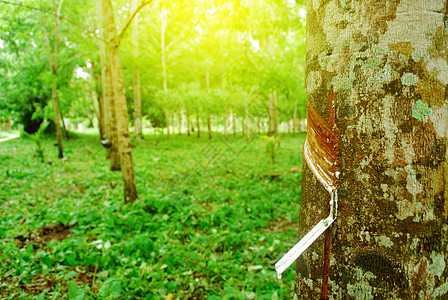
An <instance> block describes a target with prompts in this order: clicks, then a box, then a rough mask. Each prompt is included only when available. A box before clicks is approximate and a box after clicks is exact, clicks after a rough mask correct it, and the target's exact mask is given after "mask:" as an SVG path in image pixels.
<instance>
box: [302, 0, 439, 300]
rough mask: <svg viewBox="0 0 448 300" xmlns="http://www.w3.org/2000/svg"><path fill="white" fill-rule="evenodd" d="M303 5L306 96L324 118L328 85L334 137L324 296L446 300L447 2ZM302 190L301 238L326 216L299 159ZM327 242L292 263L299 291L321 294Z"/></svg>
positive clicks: (319, 191)
mask: <svg viewBox="0 0 448 300" xmlns="http://www.w3.org/2000/svg"><path fill="white" fill-rule="evenodd" d="M306 11H307V31H308V34H307V56H306V57H307V60H306V66H307V68H306V69H307V74H306V91H307V97H308V100H309V101H310V103H311V105H312V106H313V107H314V108H315V109H316V110H317V111H318V112H319V114H320V115H321V116H322V117H323V118H325V119H327V120H328V115H329V113H328V111H329V107H328V99H329V95H330V89H331V86H333V87H334V91H335V96H336V103H335V106H336V108H335V109H336V127H337V130H338V132H339V134H340V135H339V153H340V159H339V166H340V172H341V173H340V177H339V187H338V193H339V213H338V217H337V219H336V221H335V223H333V225H332V227H331V237H332V241H331V249H332V250H331V260H330V262H331V263H330V277H329V283H328V298H329V299H434V298H437V299H446V298H447V297H448V293H447V292H448V281H447V280H448V268H446V264H447V259H448V250H447V249H448V247H447V243H448V163H447V158H448V153H447V149H448V147H447V140H448V126H447V120H448V103H447V101H446V98H447V95H448V64H447V56H446V49H447V31H446V24H445V23H444V20H446V18H447V1H446V0H435V1H426V0H407V1H405V0H403V1H387V2H386V1H367V0H365V1H360V0H354V1H350V2H347V1H341V2H338V1H307V10H306ZM341 24H343V26H342V25H341ZM301 195H302V199H301V203H300V227H299V228H300V237H302V236H303V235H304V234H306V233H307V232H308V231H309V230H310V229H311V228H312V227H313V226H314V225H315V224H316V223H317V222H318V221H319V220H321V219H322V218H323V217H325V216H326V215H327V214H328V212H327V210H326V206H327V200H326V192H325V190H324V188H323V186H322V185H321V184H320V183H319V182H318V181H316V179H315V177H314V175H313V174H312V173H311V171H310V170H309V168H308V166H307V165H306V164H303V180H302V193H301ZM323 248H324V245H323V236H322V237H320V238H319V239H318V240H317V241H316V242H315V243H314V244H313V245H312V246H311V247H310V248H309V249H308V250H307V251H306V252H305V253H304V255H303V256H302V257H300V258H299V259H298V261H297V265H296V282H295V294H296V295H295V297H296V298H300V299H318V297H320V296H321V284H322V272H323ZM323 298H325V297H323Z"/></svg>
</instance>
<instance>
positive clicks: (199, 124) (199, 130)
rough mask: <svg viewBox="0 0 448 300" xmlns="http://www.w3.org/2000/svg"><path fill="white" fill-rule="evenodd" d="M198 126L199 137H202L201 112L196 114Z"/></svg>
mask: <svg viewBox="0 0 448 300" xmlns="http://www.w3.org/2000/svg"><path fill="white" fill-rule="evenodd" d="M196 126H197V128H198V138H200V137H201V123H200V122H199V112H198V113H197V114H196Z"/></svg>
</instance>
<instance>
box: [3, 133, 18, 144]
mask: <svg viewBox="0 0 448 300" xmlns="http://www.w3.org/2000/svg"><path fill="white" fill-rule="evenodd" d="M19 136H20V134H9V135H8V137H5V138H1V139H0V143H1V142H6V141H9V140H12V139H16V138H18V137H19Z"/></svg>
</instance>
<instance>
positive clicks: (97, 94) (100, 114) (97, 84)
mask: <svg viewBox="0 0 448 300" xmlns="http://www.w3.org/2000/svg"><path fill="white" fill-rule="evenodd" d="M94 94H95V95H94V96H95V99H96V100H97V104H98V107H97V106H96V104H95V103H94V105H93V107H94V109H95V113H96V116H97V118H98V127H99V129H100V139H101V140H102V139H103V136H104V127H105V124H104V106H103V105H104V101H103V93H102V92H101V82H100V74H95V93H94ZM61 119H62V120H63V118H62V117H61Z"/></svg>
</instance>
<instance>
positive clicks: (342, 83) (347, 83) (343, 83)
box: [331, 74, 353, 92]
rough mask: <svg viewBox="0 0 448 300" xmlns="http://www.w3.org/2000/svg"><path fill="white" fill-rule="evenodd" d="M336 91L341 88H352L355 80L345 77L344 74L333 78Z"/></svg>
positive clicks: (332, 82)
mask: <svg viewBox="0 0 448 300" xmlns="http://www.w3.org/2000/svg"><path fill="white" fill-rule="evenodd" d="M331 84H332V85H333V88H334V91H335V92H338V91H341V90H350V89H351V88H352V87H353V80H352V79H350V78H348V77H345V76H344V75H341V74H338V75H336V76H335V77H333V79H332V80H331Z"/></svg>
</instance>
